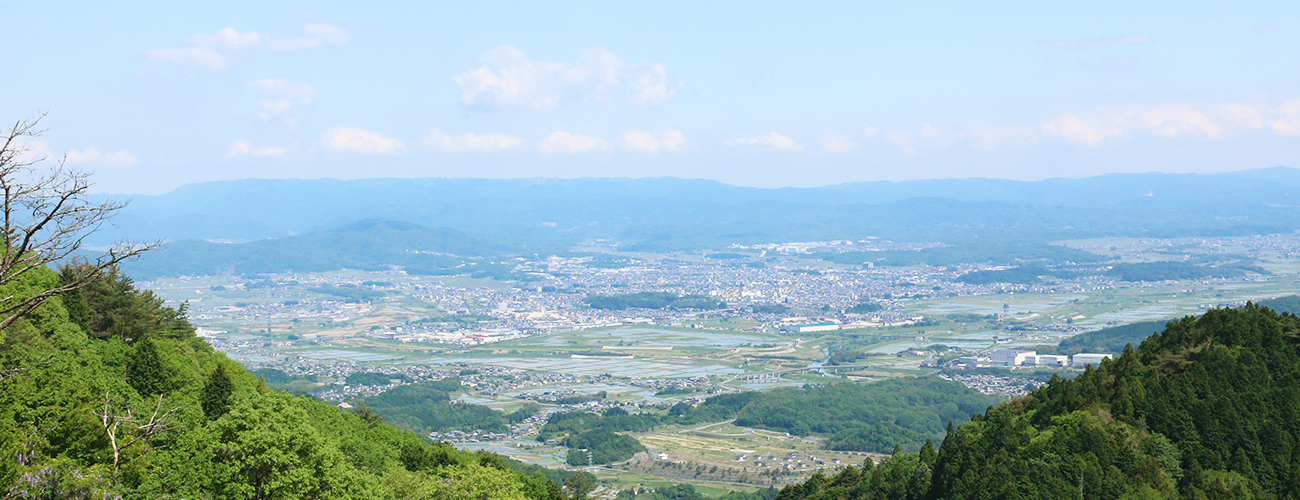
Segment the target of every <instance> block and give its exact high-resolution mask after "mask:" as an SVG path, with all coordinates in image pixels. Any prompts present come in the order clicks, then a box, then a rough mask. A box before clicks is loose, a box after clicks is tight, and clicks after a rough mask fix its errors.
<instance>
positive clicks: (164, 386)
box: [126, 337, 171, 398]
mask: <svg viewBox="0 0 1300 500" xmlns="http://www.w3.org/2000/svg"><path fill="white" fill-rule="evenodd" d="M126 381H127V383H129V384H131V387H133V388H135V392H136V393H137V394H139V395H140V396H142V397H146V398H147V397H151V396H156V395H159V394H165V393H166V392H167V391H168V390H170V389H171V377H170V376H169V374H168V373H167V367H166V366H165V365H164V364H163V359H162V355H161V354H159V352H158V345H157V344H155V343H154V341H153V339H151V338H149V337H145V338H144V339H141V340H140V341H139V342H136V344H135V349H134V351H133V352H132V353H131V355H130V357H128V358H127V360H126Z"/></svg>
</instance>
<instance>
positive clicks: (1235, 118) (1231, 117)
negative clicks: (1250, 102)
mask: <svg viewBox="0 0 1300 500" xmlns="http://www.w3.org/2000/svg"><path fill="white" fill-rule="evenodd" d="M1220 108H1221V109H1222V110H1223V112H1224V113H1225V114H1226V115H1227V116H1226V118H1227V119H1228V121H1232V122H1236V123H1237V124H1240V125H1241V126H1243V127H1246V128H1248V129H1260V128H1264V119H1263V117H1262V116H1261V114H1260V112H1259V109H1257V108H1255V107H1253V106H1247V105H1245V104H1242V103H1239V102H1230V103H1227V104H1224V105H1222V106H1220Z"/></svg>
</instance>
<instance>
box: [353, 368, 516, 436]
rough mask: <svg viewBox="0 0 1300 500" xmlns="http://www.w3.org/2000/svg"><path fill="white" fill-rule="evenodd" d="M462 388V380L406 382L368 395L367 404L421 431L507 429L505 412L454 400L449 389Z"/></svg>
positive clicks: (398, 424) (388, 418) (387, 418)
mask: <svg viewBox="0 0 1300 500" xmlns="http://www.w3.org/2000/svg"><path fill="white" fill-rule="evenodd" d="M459 388H460V380H459V379H454V378H453V379H443V380H435V381H428V382H419V383H415V384H410V385H403V386H399V387H396V388H394V389H390V390H387V391H384V393H382V394H380V395H378V396H371V397H368V398H365V400H364V401H363V402H364V403H365V405H366V406H367V407H369V408H370V409H371V411H374V412H375V413H378V414H380V415H383V417H384V421H385V422H387V423H389V424H391V425H394V426H396V427H398V428H399V429H405V430H410V431H414V432H417V433H420V434H427V433H429V432H447V431H458V430H464V431H468V430H475V429H482V430H485V431H488V432H505V431H506V429H507V421H506V414H504V413H501V412H499V411H496V410H493V409H491V408H488V407H486V406H481V405H474V404H464V403H456V402H452V401H451V399H450V396H449V391H455V390H458V389H459Z"/></svg>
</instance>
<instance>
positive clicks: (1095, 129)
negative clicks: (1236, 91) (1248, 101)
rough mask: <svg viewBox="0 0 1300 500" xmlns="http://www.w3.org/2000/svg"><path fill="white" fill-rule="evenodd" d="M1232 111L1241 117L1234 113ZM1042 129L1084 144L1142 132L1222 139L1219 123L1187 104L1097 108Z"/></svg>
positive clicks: (1238, 118) (1064, 117)
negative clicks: (1081, 115)
mask: <svg viewBox="0 0 1300 500" xmlns="http://www.w3.org/2000/svg"><path fill="white" fill-rule="evenodd" d="M1234 111H1235V113H1236V114H1244V116H1237V115H1236V114H1234ZM1224 112H1225V113H1226V114H1227V115H1228V116H1227V118H1228V119H1229V120H1230V121H1235V122H1240V121H1241V120H1242V119H1243V118H1245V119H1247V120H1249V112H1248V111H1247V110H1246V109H1244V108H1232V109H1226V110H1225V111H1224ZM1042 130H1043V134H1044V135H1047V136H1054V137H1061V138H1064V139H1065V140H1067V141H1070V142H1073V143H1076V144H1086V145H1097V144H1100V143H1101V142H1103V141H1104V140H1106V139H1107V138H1112V137H1114V138H1118V137H1123V136H1126V135H1130V134H1132V133H1136V132H1142V131H1145V132H1150V133H1153V134H1156V135H1159V136H1162V137H1169V138H1176V137H1183V136H1199V137H1201V138H1204V139H1212V140H1213V139H1221V138H1223V125H1222V124H1220V123H1219V122H1217V121H1215V120H1213V119H1211V118H1210V117H1209V116H1208V115H1206V114H1205V113H1204V112H1201V111H1199V110H1197V109H1195V108H1194V107H1193V106H1191V105H1187V104H1162V105H1155V106H1117V107H1106V108H1098V109H1095V110H1093V111H1092V112H1090V113H1088V114H1087V115H1085V116H1083V117H1080V116H1078V115H1073V114H1067V115H1061V116H1059V117H1056V118H1052V119H1050V120H1047V121H1046V122H1045V123H1044V124H1043V126H1042Z"/></svg>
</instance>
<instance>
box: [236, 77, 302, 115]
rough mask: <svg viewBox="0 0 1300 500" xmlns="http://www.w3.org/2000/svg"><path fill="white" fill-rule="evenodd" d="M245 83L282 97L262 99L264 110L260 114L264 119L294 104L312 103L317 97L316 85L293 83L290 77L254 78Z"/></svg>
mask: <svg viewBox="0 0 1300 500" xmlns="http://www.w3.org/2000/svg"><path fill="white" fill-rule="evenodd" d="M244 85H245V86H247V87H248V88H250V89H253V90H256V91H258V92H262V93H265V94H270V95H273V96H276V97H279V98H280V99H266V100H263V101H262V112H261V113H259V114H258V116H259V117H261V118H262V119H263V120H266V119H270V118H271V117H272V116H275V115H278V114H280V113H283V112H285V111H288V110H289V108H291V107H293V105H294V104H311V101H312V100H313V99H315V98H316V87H313V86H311V85H310V84H306V83H293V82H290V81H289V79H288V78H268V79H264V80H254V81H250V82H244Z"/></svg>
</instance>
